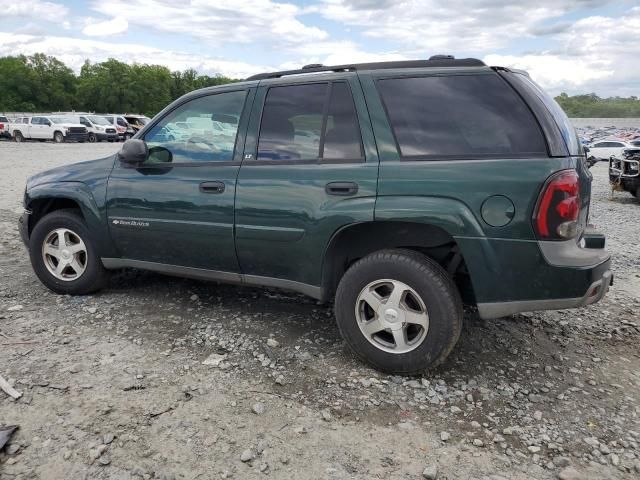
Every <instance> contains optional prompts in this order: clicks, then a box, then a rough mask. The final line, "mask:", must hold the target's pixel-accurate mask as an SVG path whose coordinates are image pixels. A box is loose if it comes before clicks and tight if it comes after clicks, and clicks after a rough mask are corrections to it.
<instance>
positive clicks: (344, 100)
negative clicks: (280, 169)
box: [257, 82, 364, 161]
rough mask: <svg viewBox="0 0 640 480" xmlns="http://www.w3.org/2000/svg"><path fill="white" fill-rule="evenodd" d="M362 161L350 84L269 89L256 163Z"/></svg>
mask: <svg viewBox="0 0 640 480" xmlns="http://www.w3.org/2000/svg"><path fill="white" fill-rule="evenodd" d="M363 157H364V155H363V153H362V141H361V137H360V125H359V123H358V119H357V115H356V110H355V104H354V102H353V98H352V95H351V90H350V89H349V86H348V85H347V83H346V82H333V83H313V84H303V85H286V86H278V87H271V88H270V89H269V91H268V92H267V96H266V100H265V104H264V109H263V112H262V121H261V125H260V136H259V138H258V157H257V158H258V160H277V161H295V160H355V161H361V160H362V159H363Z"/></svg>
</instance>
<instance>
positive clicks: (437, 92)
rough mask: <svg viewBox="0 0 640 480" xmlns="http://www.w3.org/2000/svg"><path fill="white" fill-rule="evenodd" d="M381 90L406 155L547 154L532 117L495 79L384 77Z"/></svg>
mask: <svg viewBox="0 0 640 480" xmlns="http://www.w3.org/2000/svg"><path fill="white" fill-rule="evenodd" d="M378 89H379V91H380V94H381V96H382V99H383V101H384V103H385V106H386V109H387V112H388V114H389V119H390V121H391V126H392V129H393V132H394V134H395V137H396V141H397V142H398V146H399V148H400V152H401V155H403V156H428V157H433V158H434V159H437V158H439V157H446V156H455V157H469V156H492V155H500V156H508V155H539V154H544V155H546V154H547V148H546V143H545V141H544V138H543V136H542V132H541V131H540V128H539V126H538V124H537V123H536V121H535V119H534V117H533V115H532V113H531V112H530V111H529V110H528V108H527V107H526V105H525V104H524V103H523V101H522V100H521V99H520V98H519V97H518V96H517V94H516V93H515V92H514V91H513V90H512V89H511V88H510V87H509V86H508V85H507V84H506V83H505V82H504V81H503V80H502V79H500V78H499V77H498V76H497V75H458V76H438V77H415V78H395V79H385V80H380V81H379V82H378Z"/></svg>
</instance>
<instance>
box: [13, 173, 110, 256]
mask: <svg viewBox="0 0 640 480" xmlns="http://www.w3.org/2000/svg"><path fill="white" fill-rule="evenodd" d="M106 185H107V184H106V179H104V180H99V181H96V182H94V183H92V185H91V186H89V185H87V184H85V183H83V182H75V181H63V182H50V183H42V184H38V185H36V186H33V187H31V188H29V189H28V190H27V192H26V196H25V207H26V208H27V209H29V210H30V209H31V205H33V203H34V202H36V201H38V200H56V199H65V200H72V201H73V202H75V203H77V204H78V206H79V207H80V211H81V212H82V215H83V217H84V219H85V222H86V223H87V227H88V228H89V232H90V234H91V237H92V240H93V241H94V244H95V245H96V248H97V249H98V252H99V255H100V256H101V257H109V256H113V255H115V252H114V248H113V244H112V242H111V236H110V234H109V230H108V226H107V225H108V224H107V215H106V205H105V198H106ZM33 221H34V220H33V219H32V220H30V222H33ZM33 226H34V225H31V224H30V225H29V231H30V230H31V229H32V228H33Z"/></svg>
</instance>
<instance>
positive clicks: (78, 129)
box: [10, 115, 88, 143]
mask: <svg viewBox="0 0 640 480" xmlns="http://www.w3.org/2000/svg"><path fill="white" fill-rule="evenodd" d="M21 119H22V122H20V123H18V122H16V123H12V124H11V127H10V128H11V136H12V137H13V139H14V140H15V141H16V142H22V141H24V140H53V141H54V142H56V143H62V142H70V141H72V142H81V143H82V142H85V141H86V140H87V138H88V133H87V129H86V127H84V126H83V125H80V124H79V123H75V122H74V120H73V119H72V118H68V117H58V116H54V115H51V116H45V115H36V116H33V117H21Z"/></svg>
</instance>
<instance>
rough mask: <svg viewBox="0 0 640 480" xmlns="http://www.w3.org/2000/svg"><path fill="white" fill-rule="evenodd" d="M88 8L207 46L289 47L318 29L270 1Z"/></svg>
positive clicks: (130, 0)
mask: <svg viewBox="0 0 640 480" xmlns="http://www.w3.org/2000/svg"><path fill="white" fill-rule="evenodd" d="M92 8H93V10H95V11H96V12H99V13H101V14H103V15H106V16H116V15H117V16H119V17H122V18H124V19H126V20H127V21H128V22H129V24H130V25H138V26H141V27H144V28H146V29H151V30H154V31H160V32H168V33H174V34H180V35H186V36H191V37H194V38H197V39H201V40H205V41H207V42H208V43H209V44H210V45H218V46H222V45H224V44H228V43H240V44H247V43H258V42H260V41H262V40H264V39H268V40H270V41H271V42H273V43H274V44H276V45H278V44H280V45H291V44H298V43H299V42H312V41H321V40H324V39H326V38H327V37H328V34H327V32H325V31H324V30H322V29H320V28H318V27H314V26H308V25H305V24H304V23H302V22H301V21H300V20H299V19H298V16H299V15H300V14H302V13H303V11H302V10H301V9H300V8H299V7H297V6H296V5H293V4H291V3H280V2H275V1H272V0H225V1H224V2H222V1H216V0H213V1H211V0H192V1H190V2H179V1H178V2H167V1H160V0H110V1H108V2H104V1H103V0H97V1H94V2H93V3H92Z"/></svg>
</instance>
